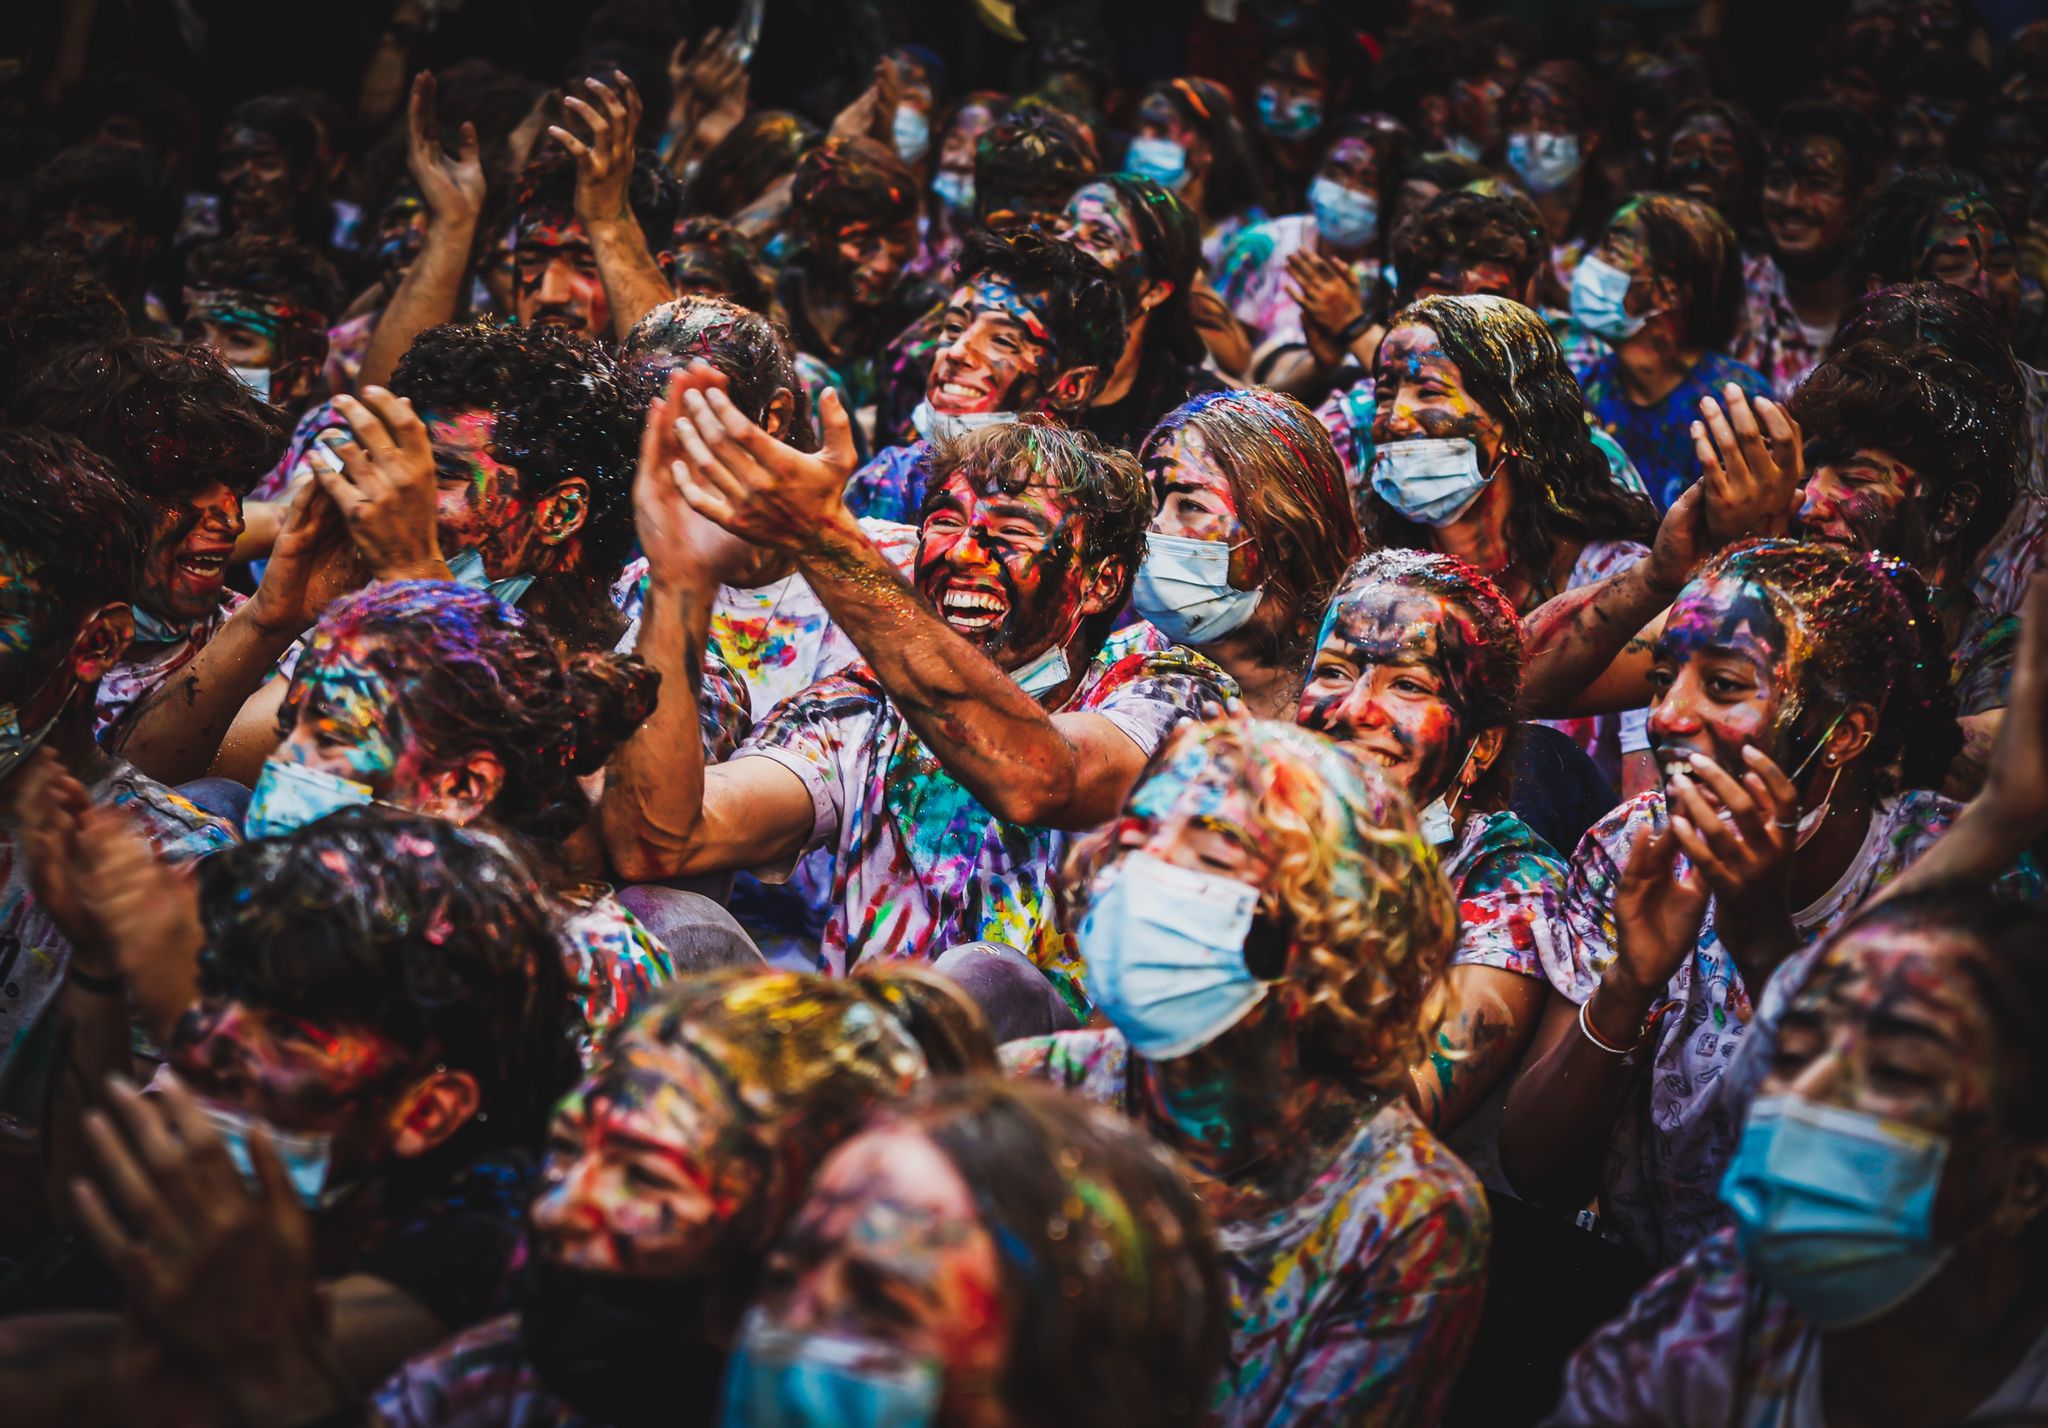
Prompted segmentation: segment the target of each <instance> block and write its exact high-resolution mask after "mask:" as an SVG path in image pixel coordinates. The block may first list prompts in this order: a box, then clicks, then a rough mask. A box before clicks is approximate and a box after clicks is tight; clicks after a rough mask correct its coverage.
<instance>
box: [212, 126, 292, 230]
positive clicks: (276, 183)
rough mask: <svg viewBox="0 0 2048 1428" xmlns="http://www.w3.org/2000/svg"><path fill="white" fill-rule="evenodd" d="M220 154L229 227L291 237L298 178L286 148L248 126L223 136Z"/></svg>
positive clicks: (219, 147) (218, 148) (218, 149)
mask: <svg viewBox="0 0 2048 1428" xmlns="http://www.w3.org/2000/svg"><path fill="white" fill-rule="evenodd" d="M216 153H217V154H218V168H217V172H218V174H219V176H220V186H221V192H222V194H223V195H224V196H225V197H226V199H227V210H228V226H229V228H230V229H232V230H234V231H237V232H240V231H244V230H246V231H249V232H254V233H278V234H289V232H290V231H291V222H292V199H293V194H294V190H295V188H296V184H297V178H296V175H294V174H293V172H292V166H291V160H290V159H289V158H287V157H286V155H285V151H284V147H283V146H282V145H281V144H279V143H278V142H277V140H276V139H274V138H272V137H271V136H270V135H269V134H266V133H264V132H262V131H261V130H259V129H253V128H251V127H249V126H248V125H246V124H244V125H237V126H234V127H231V128H229V129H227V130H226V131H225V132H224V133H222V135H221V137H220V144H219V146H218V147H217V149H216Z"/></svg>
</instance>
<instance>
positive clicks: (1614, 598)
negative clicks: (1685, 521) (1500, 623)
mask: <svg viewBox="0 0 2048 1428" xmlns="http://www.w3.org/2000/svg"><path fill="white" fill-rule="evenodd" d="M1677 593H1678V591H1677V590H1676V589H1667V588H1665V585H1664V584H1663V583H1662V582H1660V581H1658V580H1656V579H1655V578H1654V577H1653V575H1652V573H1651V570H1650V562H1649V561H1648V560H1647V559H1645V560H1639V561H1637V562H1636V563H1635V564H1634V565H1632V566H1630V567H1629V568H1628V569H1627V570H1624V571H1621V572H1619V573H1618V574H1615V575H1610V576H1608V577H1607V578H1606V579H1605V580H1599V581H1595V582H1594V583H1593V584H1591V585H1585V586H1581V587H1580V588H1579V589H1577V590H1567V591H1566V592H1565V593H1564V594H1562V595H1560V596H1558V597H1557V598H1556V599H1554V600H1549V601H1546V602H1545V603H1543V604H1542V605H1539V606H1537V607H1536V608H1535V609H1534V610H1531V611H1530V612H1529V613H1528V614H1527V615H1525V616H1524V617H1523V619H1522V643H1523V647H1524V649H1525V650H1526V651H1527V653H1526V656H1525V663H1524V666H1523V668H1524V673H1523V675H1522V714H1523V716H1524V717H1525V718H1530V719H1551V718H1561V717H1565V716H1566V714H1567V711H1568V710H1569V709H1570V707H1571V703H1572V701H1573V700H1575V699H1577V698H1578V697H1579V696H1580V695H1581V694H1582V693H1583V692H1584V691H1585V690H1586V689H1587V687H1588V686H1590V685H1591V684H1593V682H1594V681H1595V680H1596V679H1598V678H1599V677H1600V676H1601V675H1602V674H1603V673H1605V672H1606V671H1607V668H1608V666H1609V665H1611V664H1613V663H1614V661H1615V657H1616V656H1618V655H1620V654H1621V653H1622V652H1623V650H1624V647H1626V646H1627V645H1628V643H1629V641H1630V639H1631V638H1632V637H1635V636H1637V635H1640V634H1641V633H1642V630H1643V627H1644V626H1646V625H1648V624H1649V623H1650V622H1651V621H1652V620H1654V619H1656V618H1657V615H1658V613H1659V612H1660V611H1662V610H1663V609H1664V608H1665V607H1666V606H1668V605H1669V604H1670V603H1671V601H1672V599H1673V597H1674V596H1676V595H1677Z"/></svg>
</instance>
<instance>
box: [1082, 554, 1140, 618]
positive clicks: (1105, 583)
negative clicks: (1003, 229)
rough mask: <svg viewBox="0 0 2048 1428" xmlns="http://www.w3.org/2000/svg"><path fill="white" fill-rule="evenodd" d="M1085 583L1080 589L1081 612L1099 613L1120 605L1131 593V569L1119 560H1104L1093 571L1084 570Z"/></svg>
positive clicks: (1084, 613) (1085, 613)
mask: <svg viewBox="0 0 2048 1428" xmlns="http://www.w3.org/2000/svg"><path fill="white" fill-rule="evenodd" d="M1082 579H1083V580H1084V582H1085V584H1084V586H1083V588H1082V591H1081V613H1082V614H1083V615H1100V614H1101V613H1102V612H1103V611H1105V610H1115V609H1119V608H1121V607H1122V605H1123V603H1124V600H1125V598H1126V597H1127V596H1128V595H1129V594H1130V593H1131V569H1130V567H1129V566H1127V565H1125V564H1124V563H1123V562H1122V561H1121V560H1105V561H1104V562H1102V564H1101V565H1099V566H1097V567H1096V568H1095V569H1094V570H1093V571H1088V572H1085V573H1084V575H1083V577H1082Z"/></svg>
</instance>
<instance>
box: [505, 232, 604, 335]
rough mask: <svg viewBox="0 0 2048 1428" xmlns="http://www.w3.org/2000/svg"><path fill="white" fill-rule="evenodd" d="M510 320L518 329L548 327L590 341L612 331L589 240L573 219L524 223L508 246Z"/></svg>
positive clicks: (595, 260) (602, 281) (595, 256)
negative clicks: (568, 332)
mask: <svg viewBox="0 0 2048 1428" xmlns="http://www.w3.org/2000/svg"><path fill="white" fill-rule="evenodd" d="M512 276H513V286H512V316H513V318H514V319H515V320H516V321H517V322H518V323H519V325H520V326H521V327H533V326H536V325H539V324H543V323H546V324H550V325H552V326H555V327H561V328H566V329H567V330H568V331H570V332H572V333H574V334H575V335H576V336H578V337H581V338H583V339H584V340H585V341H588V342H596V341H599V340H600V339H602V338H603V337H604V335H605V333H606V332H608V331H609V330H610V329H611V323H612V307H611V300H610V299H609V298H607V297H606V296H605V295H604V280H603V279H602V278H601V277H600V276H599V275H598V271H597V254H596V253H595V252H593V251H592V249H591V246H590V236H589V235H588V234H587V233H585V232H584V231H583V225H582V224H581V223H578V222H576V221H575V220H574V219H565V220H562V221H560V222H556V221H553V220H551V219H547V218H539V217H535V218H522V219H521V220H520V223H519V227H518V231H517V233H516V235H515V236H514V239H513V245H512Z"/></svg>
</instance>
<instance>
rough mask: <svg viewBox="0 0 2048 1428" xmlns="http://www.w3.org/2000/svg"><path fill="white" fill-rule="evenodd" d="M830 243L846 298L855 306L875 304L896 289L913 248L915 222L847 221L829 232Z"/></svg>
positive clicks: (872, 305)
mask: <svg viewBox="0 0 2048 1428" xmlns="http://www.w3.org/2000/svg"><path fill="white" fill-rule="evenodd" d="M831 247H832V255H833V266H834V267H835V268H836V269H837V270H838V272H839V274H840V276H841V278H842V280H843V281H844V283H845V285H846V295H847V299H848V300H849V301H850V302H852V303H853V305H854V306H855V307H877V306H880V305H881V304H882V303H885V302H887V301H888V300H889V297H890V295H891V294H893V293H894V292H895V291H896V286H897V284H898V283H899V282H900V281H901V280H902V277H903V269H904V266H905V265H906V264H907V263H909V262H910V259H911V257H912V255H913V254H915V253H916V252H917V223H916V221H915V220H913V219H908V218H906V219H904V220H903V221H902V222H901V223H896V224H879V225H878V224H874V223H848V224H845V225H844V226H842V227H841V228H840V229H839V231H838V232H837V233H835V234H833V235H832V240H831Z"/></svg>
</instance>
